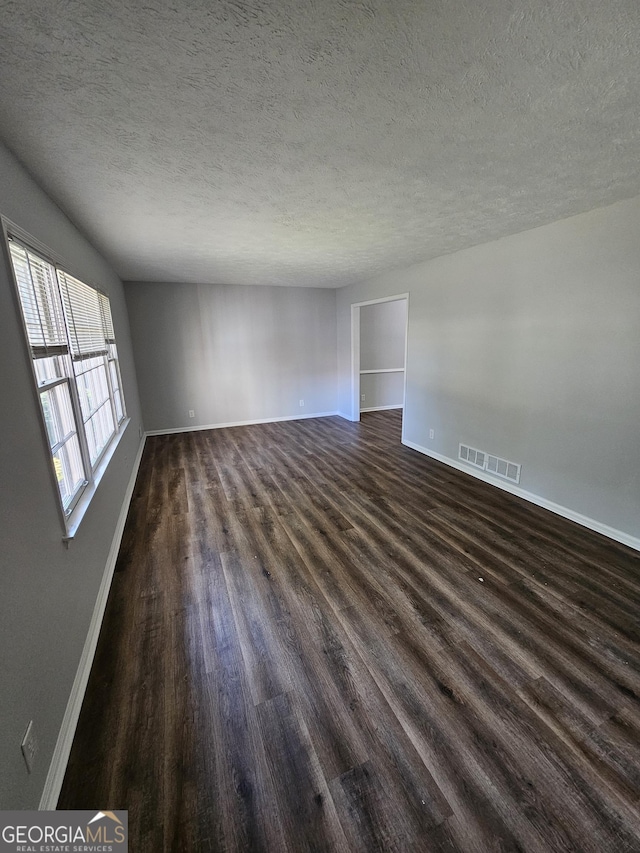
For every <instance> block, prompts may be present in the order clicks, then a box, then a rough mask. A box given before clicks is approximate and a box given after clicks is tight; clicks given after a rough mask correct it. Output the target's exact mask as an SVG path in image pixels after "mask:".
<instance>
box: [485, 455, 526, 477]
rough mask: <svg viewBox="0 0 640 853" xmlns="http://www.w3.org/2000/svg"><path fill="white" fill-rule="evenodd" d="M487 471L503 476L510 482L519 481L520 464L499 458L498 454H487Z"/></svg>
mask: <svg viewBox="0 0 640 853" xmlns="http://www.w3.org/2000/svg"><path fill="white" fill-rule="evenodd" d="M487 471H489V473H490V474H497V475H498V477H504V479H505V480H511V482H512V483H519V482H520V465H518V464H517V463H516V462H509V460H508V459H500V457H499V456H492V455H491V454H489V455H488V456H487Z"/></svg>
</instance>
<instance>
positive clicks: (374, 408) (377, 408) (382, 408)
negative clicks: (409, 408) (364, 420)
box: [360, 403, 402, 414]
mask: <svg viewBox="0 0 640 853" xmlns="http://www.w3.org/2000/svg"><path fill="white" fill-rule="evenodd" d="M401 408H402V403H400V405H399V406H368V407H367V408H366V409H360V414H362V413H363V412H386V411H388V410H389V409H401Z"/></svg>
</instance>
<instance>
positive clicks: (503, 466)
mask: <svg viewBox="0 0 640 853" xmlns="http://www.w3.org/2000/svg"><path fill="white" fill-rule="evenodd" d="M458 459H462V461H463V462H468V463H469V465H473V466H474V467H475V468H481V469H482V470H483V471H488V472H489V473H490V474H496V475H497V476H498V477H504V479H505V480H510V481H511V482H512V483H519V482H520V465H518V463H517V462H509V460H508V459H501V458H500V457H499V456H492V455H491V454H490V453H485V451H484V450H477V449H476V448H475V447H469V446H468V445H467V444H461V445H460V446H459V449H458Z"/></svg>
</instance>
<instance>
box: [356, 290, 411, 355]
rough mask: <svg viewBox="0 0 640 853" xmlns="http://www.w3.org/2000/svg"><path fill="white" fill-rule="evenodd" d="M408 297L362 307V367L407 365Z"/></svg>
mask: <svg viewBox="0 0 640 853" xmlns="http://www.w3.org/2000/svg"><path fill="white" fill-rule="evenodd" d="M406 327H407V301H406V299H397V300H394V301H393V302H376V303H375V304H374V305H363V306H362V307H361V308H360V370H376V369H380V368H381V367H404V356H405V351H404V350H405V340H404V339H405V332H406Z"/></svg>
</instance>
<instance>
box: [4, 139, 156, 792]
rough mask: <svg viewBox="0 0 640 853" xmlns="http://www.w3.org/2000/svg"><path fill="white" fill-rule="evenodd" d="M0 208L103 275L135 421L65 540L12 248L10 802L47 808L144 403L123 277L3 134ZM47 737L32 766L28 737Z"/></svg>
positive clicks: (7, 574) (7, 572) (7, 325)
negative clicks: (30, 732) (24, 747)
mask: <svg viewBox="0 0 640 853" xmlns="http://www.w3.org/2000/svg"><path fill="white" fill-rule="evenodd" d="M0 187H1V189H0V212H2V213H3V214H4V215H5V216H7V217H8V218H9V219H11V220H12V221H13V222H15V223H16V224H17V225H19V226H20V227H21V228H23V229H24V230H26V231H28V232H29V233H31V234H32V235H33V236H34V237H36V238H37V239H38V240H40V241H41V242H42V243H45V244H46V245H48V246H49V247H50V248H51V249H52V250H54V251H56V252H57V253H58V254H59V255H62V256H63V257H64V258H65V259H66V260H67V261H68V263H69V264H70V265H71V267H72V271H74V272H75V273H76V274H77V275H80V276H82V277H84V278H85V279H86V280H87V281H91V282H94V283H96V284H98V283H99V284H100V286H101V287H102V288H103V289H104V290H105V291H106V292H108V293H109V296H110V298H111V305H112V309H113V320H114V327H115V330H116V335H117V340H118V345H119V352H120V359H121V367H122V379H123V389H124V394H125V398H126V403H127V409H128V412H129V415H130V416H131V423H130V424H129V426H128V428H127V431H126V432H125V434H124V436H123V438H122V441H121V442H120V444H119V446H118V448H117V451H116V453H115V455H114V457H113V459H112V461H111V464H110V466H109V468H108V469H107V472H106V473H105V475H104V477H103V479H102V481H101V483H100V486H99V488H98V491H97V493H96V495H95V496H94V499H93V501H92V503H91V506H90V507H89V509H88V511H87V514H86V515H85V517H84V519H83V521H82V524H81V525H80V529H79V531H78V534H77V537H76V539H75V540H74V541H73V542H71V543H70V545H69V548H68V549H67V548H66V547H65V546H64V544H63V542H62V535H63V531H62V526H61V521H60V516H59V512H58V507H57V495H56V493H55V485H54V483H53V482H52V478H51V475H50V461H49V456H48V451H47V448H46V446H45V444H44V440H43V436H42V432H41V427H40V421H39V418H40V414H39V411H38V402H37V398H36V396H35V394H34V392H33V379H32V375H31V370H30V364H29V358H28V355H27V352H26V348H25V345H24V340H23V332H22V328H21V325H20V320H19V314H18V311H17V307H16V304H15V301H14V298H13V286H12V284H11V281H10V278H9V272H8V269H7V264H6V260H5V257H4V255H3V256H2V260H1V261H0V326H1V334H0V385H1V386H2V407H1V408H0V425H1V426H0V429H1V434H2V442H1V443H0V482H1V483H2V489H0V507H1V509H0V518H1V519H2V542H1V546H0V808H3V809H26V808H37V806H38V803H39V801H40V796H41V793H42V789H43V786H44V782H45V777H46V774H47V770H48V768H49V764H50V760H51V756H52V753H53V749H54V746H55V743H56V739H57V736H58V732H59V729H60V724H61V722H62V717H63V714H64V711H65V707H66V704H67V700H68V698H69V693H70V690H71V685H72V683H73V679H74V677H75V674H76V670H77V667H78V662H79V660H80V655H81V652H82V648H83V645H84V641H85V638H86V635H87V630H88V627H89V622H90V619H91V614H92V612H93V607H94V604H95V599H96V595H97V592H98V588H99V585H100V581H101V578H102V575H103V571H104V568H105V564H106V560H107V555H108V552H109V548H110V545H111V540H112V538H113V534H114V530H115V526H116V521H117V518H118V515H119V512H120V509H121V506H122V502H123V498H124V494H125V490H126V487H127V484H128V481H129V477H130V474H131V471H132V467H133V462H134V459H135V455H136V452H137V450H138V447H139V443H140V439H139V437H138V428H139V426H140V423H141V422H140V407H139V403H138V396H137V388H136V381H135V375H134V367H133V358H132V352H131V344H130V338H129V327H128V321H127V315H126V308H125V303H124V297H123V293H122V285H121V283H120V281H119V279H118V278H117V277H116V276H115V275H114V273H113V272H112V271H111V270H110V268H109V267H108V266H107V264H106V263H105V262H104V260H103V259H102V258H101V257H100V256H99V255H98V254H97V252H96V251H95V250H94V249H93V248H92V247H91V246H90V245H89V244H88V243H87V241H86V240H85V239H84V238H83V237H82V236H81V235H80V233H79V232H78V231H77V230H76V229H75V228H74V226H73V225H72V224H71V223H70V222H69V221H68V220H67V219H66V217H65V216H64V215H63V214H62V213H61V212H60V210H59V209H58V208H57V207H56V206H55V205H54V204H53V202H52V201H51V200H50V199H49V198H48V197H47V196H46V195H45V194H44V193H43V192H42V191H41V190H40V189H39V188H38V187H37V186H36V184H35V183H34V182H33V181H32V180H31V178H30V177H29V176H28V175H27V174H26V172H24V171H23V169H22V168H21V167H20V165H19V164H18V162H17V161H16V160H15V159H14V158H13V156H12V155H11V154H9V152H7V151H6V149H4V148H2V147H1V146H0ZM30 719H33V720H34V722H35V727H36V730H37V734H38V737H39V741H40V751H39V754H38V756H37V759H36V764H35V767H34V772H33V774H32V775H31V776H29V775H27V772H26V769H25V766H24V763H23V760H22V755H21V752H20V743H21V741H22V737H23V734H24V731H25V729H26V727H27V723H28V722H29V720H30Z"/></svg>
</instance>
